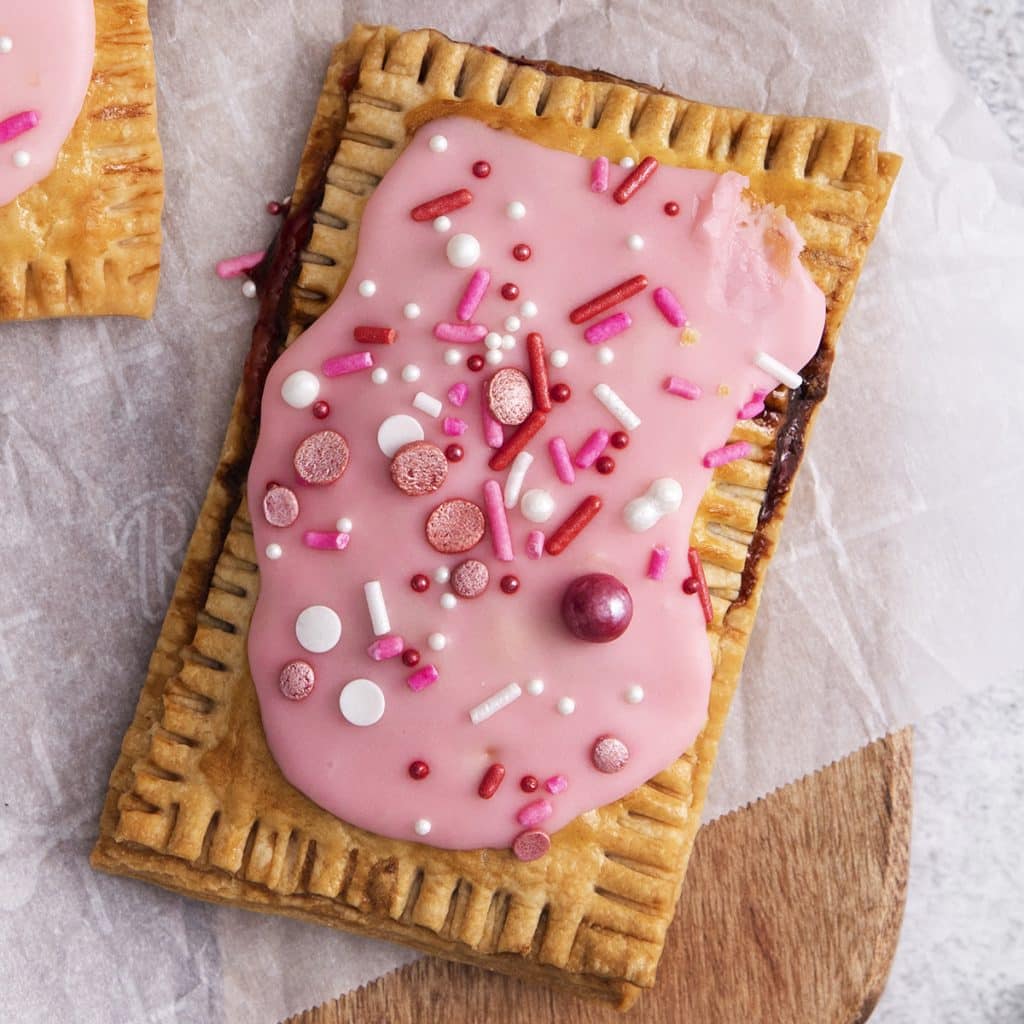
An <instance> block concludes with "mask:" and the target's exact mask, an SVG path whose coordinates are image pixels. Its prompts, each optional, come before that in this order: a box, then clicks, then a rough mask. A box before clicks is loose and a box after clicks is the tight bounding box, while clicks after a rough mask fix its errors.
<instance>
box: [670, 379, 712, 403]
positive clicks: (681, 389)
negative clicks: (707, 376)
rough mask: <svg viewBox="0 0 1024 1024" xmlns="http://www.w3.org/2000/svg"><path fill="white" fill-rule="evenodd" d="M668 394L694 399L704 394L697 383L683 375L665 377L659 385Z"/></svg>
mask: <svg viewBox="0 0 1024 1024" xmlns="http://www.w3.org/2000/svg"><path fill="white" fill-rule="evenodd" d="M661 386H662V387H663V388H664V389H665V390H666V391H667V392H668V393H669V394H670V395H678V396H679V397H680V398H688V399H690V400H691V401H696V400H697V399H698V398H700V396H701V395H703V394H704V392H703V390H702V389H701V386H700V385H699V384H694V383H693V381H692V380H686V378H685V377H666V378H665V380H664V382H663V384H662V385H661Z"/></svg>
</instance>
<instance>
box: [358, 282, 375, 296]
mask: <svg viewBox="0 0 1024 1024" xmlns="http://www.w3.org/2000/svg"><path fill="white" fill-rule="evenodd" d="M359 294H360V295H362V297H363V298H364V299H368V298H370V297H371V296H372V295H376V294H377V284H376V282H375V281H370V280H369V279H367V280H366V281H360V282H359Z"/></svg>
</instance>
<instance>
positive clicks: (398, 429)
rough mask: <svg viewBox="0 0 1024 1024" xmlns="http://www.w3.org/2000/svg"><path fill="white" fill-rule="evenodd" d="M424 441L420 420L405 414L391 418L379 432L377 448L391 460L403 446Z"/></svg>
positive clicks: (382, 425)
mask: <svg viewBox="0 0 1024 1024" xmlns="http://www.w3.org/2000/svg"><path fill="white" fill-rule="evenodd" d="M422 440H423V428H422V427H421V426H420V422H419V420H416V419H413V417H412V416H406V415H405V414H404V413H398V414H396V415H395V416H389V417H388V418H387V419H386V420H384V422H383V423H382V424H381V425H380V428H379V429H378V431H377V447H378V448H380V450H381V451H382V452H383V453H384V454H385V455H386V456H387V457H388V458H389V459H390V458H392V457H393V456H394V454H395V452H397V451H398V449H399V448H401V447H402V445H403V444H411V443H412V442H413V441H422Z"/></svg>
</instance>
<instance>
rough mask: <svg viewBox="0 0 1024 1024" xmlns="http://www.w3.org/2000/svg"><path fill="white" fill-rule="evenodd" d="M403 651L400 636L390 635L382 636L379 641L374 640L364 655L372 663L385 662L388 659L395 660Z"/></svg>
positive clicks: (403, 642)
mask: <svg viewBox="0 0 1024 1024" xmlns="http://www.w3.org/2000/svg"><path fill="white" fill-rule="evenodd" d="M404 650H405V641H404V640H403V639H402V638H401V637H400V636H394V635H391V636H382V637H381V638H380V639H379V640H374V641H373V643H372V644H370V646H369V647H367V648H366V653H367V654H368V655H369V656H370V657H371V658H373V660H374V661H387V660H388V658H397V657H398V655H400V654H401V653H402V651H404Z"/></svg>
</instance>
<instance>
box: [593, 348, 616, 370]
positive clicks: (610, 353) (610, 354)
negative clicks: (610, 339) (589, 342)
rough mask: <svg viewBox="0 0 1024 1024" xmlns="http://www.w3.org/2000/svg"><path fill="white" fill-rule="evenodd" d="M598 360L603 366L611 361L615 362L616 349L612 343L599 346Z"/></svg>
mask: <svg viewBox="0 0 1024 1024" xmlns="http://www.w3.org/2000/svg"><path fill="white" fill-rule="evenodd" d="M597 361H598V362H599V363H600V364H601V365H602V366H607V365H608V364H609V363H614V362H615V351H614V350H613V349H612V348H611V346H610V345H598V346H597Z"/></svg>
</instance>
